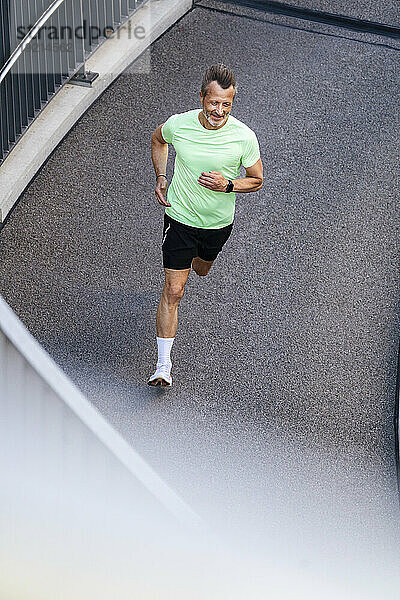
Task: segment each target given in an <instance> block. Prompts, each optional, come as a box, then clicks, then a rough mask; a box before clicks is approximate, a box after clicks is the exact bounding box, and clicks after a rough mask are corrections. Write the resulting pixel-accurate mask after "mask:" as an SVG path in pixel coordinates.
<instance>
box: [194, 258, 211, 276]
mask: <svg viewBox="0 0 400 600" xmlns="http://www.w3.org/2000/svg"><path fill="white" fill-rule="evenodd" d="M213 262H214V261H213V260H203V259H202V258H199V257H198V256H196V258H194V259H193V260H192V267H193V270H194V271H195V272H196V273H197V275H199V276H200V277H205V276H206V275H208V273H209V271H210V269H211V267H212V265H213Z"/></svg>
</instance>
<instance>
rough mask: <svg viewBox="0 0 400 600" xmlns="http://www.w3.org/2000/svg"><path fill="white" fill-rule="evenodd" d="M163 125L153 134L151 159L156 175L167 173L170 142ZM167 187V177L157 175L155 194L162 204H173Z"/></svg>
mask: <svg viewBox="0 0 400 600" xmlns="http://www.w3.org/2000/svg"><path fill="white" fill-rule="evenodd" d="M162 125H164V123H163V124H162ZM162 125H159V126H158V127H157V129H155V130H154V132H153V135H152V136H151V160H152V161H153V166H154V171H155V173H156V177H157V175H166V174H167V160H168V144H167V142H166V141H165V140H164V138H163V136H162V133H161V127H162ZM167 187H168V182H167V179H166V177H157V180H156V189H155V195H156V198H157V200H158V202H159V203H160V204H161V205H162V206H171V205H170V204H169V203H168V202H167V199H166V192H167Z"/></svg>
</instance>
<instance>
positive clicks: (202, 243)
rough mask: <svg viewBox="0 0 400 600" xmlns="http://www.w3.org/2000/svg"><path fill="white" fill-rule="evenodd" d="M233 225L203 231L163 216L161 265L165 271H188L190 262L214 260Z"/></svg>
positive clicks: (200, 228)
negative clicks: (200, 259) (199, 259)
mask: <svg viewBox="0 0 400 600" xmlns="http://www.w3.org/2000/svg"><path fill="white" fill-rule="evenodd" d="M232 227H233V223H231V224H230V225H227V226H226V227H222V228H221V229H204V228H202V227H191V226H190V225H185V224H184V223H179V221H175V219H171V217H169V216H168V215H166V214H165V215H164V228H163V241H162V252H163V264H164V268H165V269H176V270H179V269H190V266H191V264H192V260H193V259H194V258H195V257H196V256H198V257H199V258H202V259H203V260H215V259H216V258H217V256H218V254H219V252H221V250H222V246H223V245H224V244H225V242H226V240H227V239H228V237H229V236H230V234H231V231H232Z"/></svg>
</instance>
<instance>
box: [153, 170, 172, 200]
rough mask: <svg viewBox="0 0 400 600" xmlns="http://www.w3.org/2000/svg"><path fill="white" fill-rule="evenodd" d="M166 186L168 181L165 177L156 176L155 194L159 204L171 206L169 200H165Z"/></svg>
mask: <svg viewBox="0 0 400 600" xmlns="http://www.w3.org/2000/svg"><path fill="white" fill-rule="evenodd" d="M167 187H168V181H167V180H166V179H165V177H158V178H157V185H156V190H155V194H156V198H157V200H158V202H159V203H160V204H161V206H171V205H170V204H169V202H167V198H166V193H167Z"/></svg>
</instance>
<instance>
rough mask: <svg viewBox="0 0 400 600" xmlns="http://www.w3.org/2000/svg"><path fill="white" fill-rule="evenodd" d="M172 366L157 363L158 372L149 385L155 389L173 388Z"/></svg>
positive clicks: (151, 378)
mask: <svg viewBox="0 0 400 600" xmlns="http://www.w3.org/2000/svg"><path fill="white" fill-rule="evenodd" d="M171 366H172V365H171V364H165V363H161V364H160V363H157V367H156V372H155V373H154V375H152V376H151V377H150V379H149V380H148V382H147V383H148V385H152V386H154V387H155V386H161V387H171V385H172V377H171Z"/></svg>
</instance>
